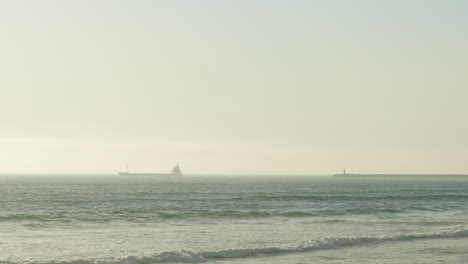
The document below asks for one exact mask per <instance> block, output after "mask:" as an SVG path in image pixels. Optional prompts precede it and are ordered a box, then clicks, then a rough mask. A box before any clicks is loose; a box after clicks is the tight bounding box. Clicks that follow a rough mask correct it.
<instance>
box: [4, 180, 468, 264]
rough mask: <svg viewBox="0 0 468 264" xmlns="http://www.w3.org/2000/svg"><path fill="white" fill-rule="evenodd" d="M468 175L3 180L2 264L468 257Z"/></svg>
mask: <svg viewBox="0 0 468 264" xmlns="http://www.w3.org/2000/svg"><path fill="white" fill-rule="evenodd" d="M467 222H468V180H463V179H455V180H453V179H452V180H438V179H413V180H411V179H394V180H392V179H389V180H384V179H339V178H331V177H312V176H310V177H305V176H304V177H297V176H288V175H284V176H263V177H259V176H243V177H234V176H221V175H220V176H215V175H214V176H211V177H207V176H183V177H177V178H176V177H174V178H170V177H169V178H151V177H146V178H145V177H131V176H126V177H124V176H110V175H108V176H105V175H101V176H91V175H83V176H79V175H73V176H71V175H62V176H59V175H56V176H46V175H42V176H38V175H31V176H25V175H21V176H18V175H4V176H1V177H0V263H8V264H15V263H44V264H48V263H63V264H66V263H70V264H72V263H76V264H87V263H102V264H104V263H105V264H112V263H128V264H132V263H163V262H176V263H177V262H179V263H205V262H207V263H232V264H235V263H441V262H444V263H467V262H468V250H467V245H468V225H467Z"/></svg>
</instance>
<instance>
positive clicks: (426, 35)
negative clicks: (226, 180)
mask: <svg viewBox="0 0 468 264" xmlns="http://www.w3.org/2000/svg"><path fill="white" fill-rule="evenodd" d="M467 13H468V1H463V0H437V1H436V0H412V1H407V0H387V1H384V0H382V1H375V0H356V1H347V0H335V1H330V0H316V1H314V0H310V1H306V0H304V1H301V0H288V1H286V0H284V1H277V0H248V1H247V0H223V1H219V0H199V1H181V0H170V1H169V0H167V1H162V0H161V1H150V0H139V1H132V0H128V1H124V0H112V1H111V0H109V1H106V0H80V1H61V0H56V1H52V0H43V1H35V0H30V1H25V0H10V1H9V0H4V1H1V2H0V172H3V173H116V172H117V171H119V170H124V169H125V165H126V164H128V165H129V169H130V170H131V171H140V172H141V171H145V172H147V171H169V170H170V169H171V168H172V166H174V165H175V164H176V163H179V164H180V166H181V169H182V171H183V172H185V173H187V174H204V173H207V174H334V173H338V172H341V171H342V170H343V169H344V168H346V169H347V171H348V172H355V173H468V165H467V164H468V137H467V136H466V135H468V104H467V100H468V73H467V69H468V48H467V47H468V31H467V29H468V16H467V15H466V14H467Z"/></svg>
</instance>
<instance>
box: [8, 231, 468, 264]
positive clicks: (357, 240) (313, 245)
mask: <svg viewBox="0 0 468 264" xmlns="http://www.w3.org/2000/svg"><path fill="white" fill-rule="evenodd" d="M456 237H468V229H466V228H465V227H463V226H459V227H456V228H453V229H451V230H449V231H442V232H434V233H414V234H397V235H384V236H361V237H330V238H322V239H317V240H310V241H305V242H303V243H301V244H298V245H293V246H290V247H264V248H241V249H226V250H219V251H199V252H196V251H191V250H180V251H166V252H161V253H157V254H154V255H150V256H140V257H138V256H129V257H125V258H120V259H106V260H102V259H99V260H98V259H77V260H71V261H50V262H27V263H28V264H152V263H170V262H173V263H174V262H175V263H203V262H208V261H212V260H220V259H236V258H247V257H255V256H259V255H262V256H265V255H279V254H292V253H301V252H308V251H314V250H321V249H338V248H342V247H348V246H355V245H362V244H367V243H383V242H393V241H394V242H398V241H407V240H421V239H440V238H456ZM0 263H2V264H15V263H13V262H2V261H0Z"/></svg>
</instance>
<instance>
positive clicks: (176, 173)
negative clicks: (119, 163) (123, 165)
mask: <svg viewBox="0 0 468 264" xmlns="http://www.w3.org/2000/svg"><path fill="white" fill-rule="evenodd" d="M119 175H120V176H158V177H161V176H182V171H181V170H180V166H179V164H177V165H176V166H175V167H174V168H172V170H171V172H169V173H154V172H129V171H128V165H127V171H125V172H119Z"/></svg>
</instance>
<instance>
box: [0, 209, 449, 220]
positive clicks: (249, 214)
mask: <svg viewBox="0 0 468 264" xmlns="http://www.w3.org/2000/svg"><path fill="white" fill-rule="evenodd" d="M446 209H447V208H444V209H440V208H430V207H425V206H406V207H400V208H385V207H376V208H366V207H356V208H336V209H318V210H262V211H259V210H236V209H233V210H195V211H179V212H177V211H156V212H144V213H142V212H136V213H130V212H125V213H122V214H121V213H120V211H119V212H117V213H116V211H112V212H100V214H97V213H96V214H92V213H93V212H86V213H81V214H66V213H55V214H10V215H0V223H2V222H22V223H31V222H33V223H76V224H78V223H87V222H89V223H109V222H112V221H130V222H133V221H137V222H138V221H143V222H145V221H154V220H158V219H160V220H167V221H169V220H170V221H174V220H197V219H233V218H234V219H261V218H263V219H264V218H274V217H284V218H306V217H333V216H343V215H372V214H380V215H382V214H385V215H391V214H400V213H409V212H414V211H443V210H446ZM450 209H453V208H450Z"/></svg>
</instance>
